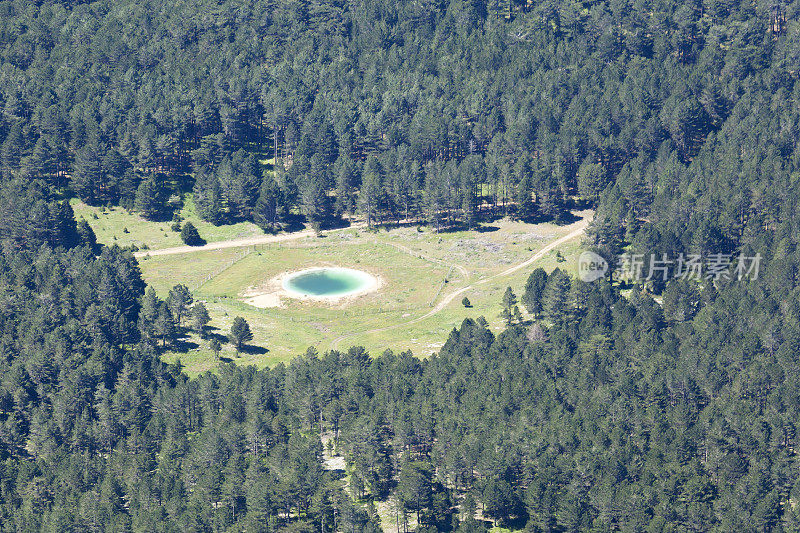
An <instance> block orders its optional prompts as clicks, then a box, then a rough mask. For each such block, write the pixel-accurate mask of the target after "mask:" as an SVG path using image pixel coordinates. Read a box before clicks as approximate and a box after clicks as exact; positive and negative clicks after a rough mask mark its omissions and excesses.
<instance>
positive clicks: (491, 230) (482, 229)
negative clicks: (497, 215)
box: [475, 224, 500, 233]
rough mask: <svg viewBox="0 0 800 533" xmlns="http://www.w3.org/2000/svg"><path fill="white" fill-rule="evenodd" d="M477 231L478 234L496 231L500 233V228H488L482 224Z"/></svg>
mask: <svg viewBox="0 0 800 533" xmlns="http://www.w3.org/2000/svg"><path fill="white" fill-rule="evenodd" d="M475 231H477V232H478V233H494V232H495V231H500V228H499V227H497V226H486V225H484V224H481V225H480V226H478V227H477V228H475Z"/></svg>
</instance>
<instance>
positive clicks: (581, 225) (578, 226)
mask: <svg viewBox="0 0 800 533" xmlns="http://www.w3.org/2000/svg"><path fill="white" fill-rule="evenodd" d="M590 221H591V220H590V219H589V218H588V217H587V218H583V219H581V220H580V221H578V222H576V223H575V224H574V225H573V226H574V228H575V229H573V230H572V231H570V232H569V233H567V234H566V235H564V236H563V237H559V238H558V239H556V240H554V241H553V242H551V243H550V244H548V245H547V246H545V247H544V248H542V249H541V250H539V251H537V252H536V253H534V254H533V255H532V256H531V257H530V258H529V259H527V260H525V261H523V262H522V263H518V264H516V265H514V266H512V267H510V268H507V269H506V270H504V271H502V272H500V273H498V274H494V275H492V276H489V277H488V278H484V279H482V280H478V281H476V282H475V283H471V284H470V285H467V286H466V287H462V288H460V289H457V290H455V291H453V292H451V293H450V294H448V295H447V296H445V297H444V298H442V299H441V300H440V301H439V303H438V304H436V305H435V306H434V307H433V309H431V310H430V311H428V312H427V313H425V314H424V315H421V316H418V317H416V318H412V319H411V320H409V321H407V322H400V323H399V324H392V325H391V326H385V327H382V328H375V329H369V330H365V331H358V332H355V333H348V334H347V335H342V336H340V337H337V338H335V339H333V340H332V341H331V344H330V348H331V349H335V348H336V347H337V346H339V344H340V343H341V342H342V341H345V340H347V339H349V338H352V337H355V336H356V335H369V334H372V333H380V332H382V331H389V330H392V329H397V328H401V327H405V326H410V325H413V324H416V323H417V322H421V321H423V320H425V319H427V318H430V317H432V316H434V315H436V314H437V313H439V312H441V311H442V310H443V309H444V308H445V307H447V306H448V305H450V303H451V302H452V301H453V300H455V299H456V298H458V297H459V296H461V295H462V294H464V293H465V292H468V291H470V290H472V289H474V288H475V287H477V286H478V285H483V284H485V283H489V282H491V281H494V280H496V279H499V278H502V277H505V276H508V275H509V274H513V273H514V272H516V271H518V270H520V269H523V268H526V267H529V266H530V265H532V264H533V263H535V262H536V261H538V260H539V259H541V258H542V257H544V256H545V255H546V254H548V253H550V252H551V251H553V250H554V249H555V248H557V247H559V246H561V245H562V244H564V243H565V242H568V241H571V240H572V239H575V238H577V237H580V236H582V235H583V233H584V232H585V231H586V227H587V226H588V225H589V222H590Z"/></svg>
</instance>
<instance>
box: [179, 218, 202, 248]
mask: <svg viewBox="0 0 800 533" xmlns="http://www.w3.org/2000/svg"><path fill="white" fill-rule="evenodd" d="M181 240H182V241H183V242H184V243H185V244H187V245H189V246H202V245H204V244H205V242H206V241H205V240H203V238H202V237H201V236H200V233H199V232H198V231H197V228H196V227H194V224H192V223H191V222H186V223H185V224H184V225H183V227H182V228H181Z"/></svg>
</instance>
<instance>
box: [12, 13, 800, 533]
mask: <svg viewBox="0 0 800 533" xmlns="http://www.w3.org/2000/svg"><path fill="white" fill-rule="evenodd" d="M798 15H800V4H798V2H773V1H770V2H762V1H754V2H734V1H731V0H716V1H715V0H693V1H689V2H677V1H674V0H653V1H649V0H609V1H588V0H586V1H572V0H570V1H565V2H556V1H549V0H547V1H541V2H540V1H535V0H531V1H528V2H519V1H517V0H490V1H489V2H484V1H481V0H452V1H450V2H432V1H428V0H415V1H410V0H401V1H399V2H398V1H395V2H382V1H380V0H332V1H320V0H307V1H306V0H277V1H274V0H257V1H250V2H243V1H240V0H215V1H208V0H198V1H195V2H180V1H175V2H152V1H147V0H114V1H111V0H101V1H95V2H69V1H65V2H58V1H51V0H43V1H40V2H29V1H25V0H13V1H9V0H0V110H2V112H1V113H0V172H1V173H2V184H0V241H2V243H1V245H0V530H2V531H9V532H10V531H14V532H18V531H51V532H59V533H60V532H67V531H75V532H82V531H141V532H151V531H176V532H177V531H182V532H183V531H198V532H199V531H286V532H289V531H292V532H305V531H309V532H312V531H318V532H332V531H342V532H370V531H379V530H380V526H379V521H378V517H377V511H376V509H375V507H374V505H373V504H372V503H371V502H372V500H384V499H386V498H388V501H389V502H391V503H392V506H393V508H392V511H391V513H392V515H393V519H394V521H395V522H396V525H399V528H400V529H401V530H403V529H405V528H412V527H414V528H416V529H417V531H430V532H433V531H462V532H477V531H484V530H485V529H487V527H489V526H490V525H492V524H493V523H495V524H500V525H504V526H508V527H513V528H517V529H524V530H525V531H532V532H534V531H542V532H555V531H557V532H560V531H565V532H566V531H597V532H601V531H734V530H740V531H753V532H756V531H758V532H761V531H800V475H799V474H800V464H798V462H797V460H796V452H795V448H796V446H797V439H798V435H797V431H798V428H797V425H798V420H800V383H798V378H797V376H798V375H800V360H799V359H798V354H800V318H798V317H800V287H799V286H800V273H799V272H798V267H797V265H798V264H800V263H799V261H798V260H800V253H799V252H798V250H797V244H798V237H799V236H800V205H799V204H798V183H799V182H800V148H799V147H798V137H800V83H798V76H799V75H800V22H799V21H798ZM190 195H191V198H192V201H193V202H194V203H195V205H196V207H197V209H198V212H199V213H200V215H201V216H202V217H203V218H204V219H205V220H208V221H210V222H212V223H214V224H228V223H232V222H237V221H241V220H251V221H253V222H255V223H256V224H258V225H259V226H261V227H263V228H264V229H265V230H266V231H279V230H282V229H292V228H293V227H294V226H295V225H296V224H297V223H298V221H304V222H305V223H307V224H309V225H312V226H314V227H316V228H325V227H329V226H333V225H337V224H342V223H346V220H348V219H351V218H353V217H358V218H360V219H363V220H364V221H366V222H367V223H368V224H381V223H390V222H398V221H402V220H412V221H414V222H417V223H425V224H427V225H428V226H429V227H430V228H432V229H433V230H436V231H439V230H441V229H445V228H447V227H455V226H458V227H467V228H470V227H474V226H476V225H477V224H480V223H481V222H482V221H485V220H487V219H490V218H491V217H497V216H506V215H508V216H512V217H516V218H520V219H526V220H528V219H530V220H544V219H554V220H556V221H560V220H568V219H569V217H570V211H571V210H573V209H575V208H576V207H584V206H592V207H594V208H595V209H596V211H595V219H594V222H593V224H592V227H591V231H590V235H589V244H591V245H592V246H594V249H595V250H597V251H598V252H599V253H600V254H602V255H604V256H605V257H606V258H608V259H609V260H611V259H613V258H614V257H615V256H617V255H618V254H620V253H622V252H623V250H627V251H633V252H638V253H642V254H650V253H659V254H661V253H668V254H679V253H693V252H701V251H702V252H708V253H726V254H732V255H738V254H746V255H750V256H752V255H755V254H756V253H759V254H761V255H762V256H763V258H764V261H763V263H762V265H761V272H760V275H759V276H758V278H757V279H750V280H746V281H738V280H736V279H731V280H726V279H716V280H714V279H702V280H700V281H699V282H694V281H691V280H670V281H669V282H666V283H652V282H649V283H645V284H641V283H633V284H630V283H622V284H620V283H619V282H618V280H617V279H612V278H610V277H607V278H604V279H602V280H599V281H596V282H594V283H583V282H581V281H578V280H575V279H571V278H570V277H569V276H567V275H566V274H565V273H563V272H561V271H555V272H552V273H550V274H546V273H545V272H544V271H542V270H536V271H534V272H532V273H531V278H530V280H529V282H528V284H527V285H526V286H525V287H514V288H513V289H514V291H516V292H517V294H520V296H521V298H520V302H521V303H522V304H523V305H524V306H525V307H526V308H527V310H528V311H529V312H530V313H531V314H532V316H534V317H535V320H533V321H532V322H531V323H525V324H517V323H516V322H519V321H518V320H509V323H510V325H509V327H508V329H506V330H505V331H504V332H502V333H499V334H497V333H493V332H492V331H490V329H489V328H487V324H486V322H485V321H481V320H478V321H474V320H465V321H464V323H463V324H462V325H461V326H460V327H459V328H458V329H456V330H454V331H453V332H452V333H451V334H450V337H449V338H448V339H447V342H446V344H445V345H444V347H443V348H442V349H441V350H440V352H439V353H438V354H436V355H434V356H432V357H430V358H427V359H420V358H417V357H415V356H414V355H413V354H411V353H394V352H392V347H391V346H387V347H386V350H387V351H386V352H385V353H382V354H367V353H365V351H364V350H363V349H361V348H358V347H354V348H351V349H349V350H344V351H341V352H339V351H331V352H328V353H316V352H315V351H314V350H313V349H312V350H309V351H308V352H306V353H305V354H304V355H300V354H303V353H304V352H305V347H298V354H299V357H298V358H297V359H296V360H294V361H293V362H291V363H290V364H288V365H283V364H281V365H278V366H276V367H274V368H271V369H264V370H256V369H254V368H252V367H237V366H235V365H233V364H222V365H221V366H220V368H219V370H218V371H217V372H215V373H206V374H203V375H201V376H200V377H198V378H197V379H192V380H189V379H188V378H187V377H186V376H185V375H184V374H183V373H182V372H181V367H180V365H178V364H165V363H163V362H162V361H161V359H160V352H161V350H162V349H163V346H164V344H166V343H167V341H168V340H169V339H170V338H172V336H174V335H175V331H176V330H180V328H181V327H182V315H183V314H185V312H186V309H185V308H184V306H182V305H180V304H176V303H175V302H176V298H177V296H176V297H174V298H171V299H168V300H160V299H159V298H158V297H157V296H156V295H155V293H154V292H153V291H151V290H147V288H146V286H145V283H144V282H143V280H142V277H141V273H140V271H139V266H138V264H137V262H136V259H134V257H133V255H132V254H131V252H130V251H129V250H123V249H120V248H118V247H110V246H102V245H100V244H98V243H97V241H96V239H95V236H94V233H93V232H92V229H91V228H90V227H89V225H88V224H87V223H86V222H85V221H80V222H76V220H75V217H74V215H73V212H72V208H71V207H70V203H69V200H70V199H72V198H75V197H77V198H79V199H81V200H82V201H84V202H86V203H88V204H90V205H121V206H124V207H125V208H127V209H129V210H131V211H135V212H137V213H139V214H141V215H142V216H144V217H146V218H149V219H154V220H168V219H170V218H171V217H172V213H173V212H174V211H175V210H176V209H178V208H179V207H180V206H181V205H182V204H183V203H184V202H185V201H187V199H188V198H189V197H190ZM176 294H178V293H176ZM287 327H290V325H288V326H287ZM201 329H202V325H201ZM323 435H325V436H331V443H332V444H333V445H335V447H336V449H337V451H339V452H340V453H342V454H344V456H345V458H346V459H347V464H348V472H347V478H346V480H347V485H348V489H344V488H343V480H342V479H341V476H340V475H339V474H337V473H336V472H333V471H330V470H327V469H325V468H323V463H322V457H323V452H324V448H323V444H322V442H323V440H322V439H321V436H323ZM326 442H327V441H326ZM365 501H366V502H369V503H366V504H364V502H365ZM475 516H480V517H482V518H483V520H477V519H476V518H475Z"/></svg>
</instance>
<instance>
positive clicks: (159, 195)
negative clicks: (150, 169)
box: [134, 174, 167, 220]
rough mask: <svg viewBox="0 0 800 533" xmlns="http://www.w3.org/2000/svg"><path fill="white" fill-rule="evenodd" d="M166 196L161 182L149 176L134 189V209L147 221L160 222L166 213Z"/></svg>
mask: <svg viewBox="0 0 800 533" xmlns="http://www.w3.org/2000/svg"><path fill="white" fill-rule="evenodd" d="M166 196H167V193H166V190H165V189H164V186H163V184H162V183H161V181H160V180H159V179H158V178H157V177H156V176H155V175H152V174H151V175H150V177H148V178H147V179H146V180H144V181H143V182H142V183H141V184H140V185H139V188H138V189H136V199H135V200H134V208H135V209H136V211H138V212H139V213H140V214H141V215H142V216H143V217H144V218H146V219H148V220H160V219H161V218H163V216H164V212H165V211H166V200H167V198H166Z"/></svg>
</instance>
